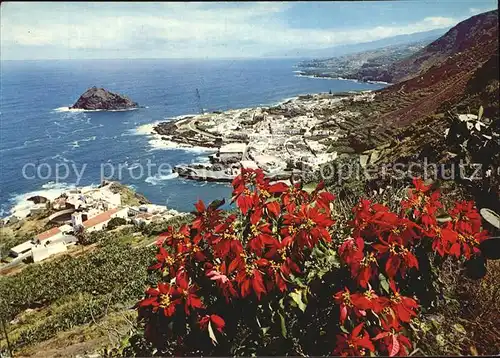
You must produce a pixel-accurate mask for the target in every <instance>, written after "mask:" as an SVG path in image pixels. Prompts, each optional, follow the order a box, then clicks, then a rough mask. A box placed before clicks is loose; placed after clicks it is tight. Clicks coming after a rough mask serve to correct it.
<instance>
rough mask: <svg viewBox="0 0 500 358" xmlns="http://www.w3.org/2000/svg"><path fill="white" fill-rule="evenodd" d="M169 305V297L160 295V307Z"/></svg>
mask: <svg viewBox="0 0 500 358" xmlns="http://www.w3.org/2000/svg"><path fill="white" fill-rule="evenodd" d="M169 305H170V295H169V294H166V295H160V307H168V306H169Z"/></svg>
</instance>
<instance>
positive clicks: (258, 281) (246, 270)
mask: <svg viewBox="0 0 500 358" xmlns="http://www.w3.org/2000/svg"><path fill="white" fill-rule="evenodd" d="M236 281H237V282H238V284H239V286H240V290H241V297H243V298H244V297H247V296H248V295H249V294H250V293H251V292H252V289H253V291H254V292H255V295H256V296H257V298H258V299H259V300H260V298H261V296H262V294H263V293H266V287H265V285H264V278H263V276H262V272H260V271H259V269H258V267H257V265H256V263H252V264H248V263H246V262H245V263H244V266H243V268H242V269H240V270H239V272H238V274H237V275H236Z"/></svg>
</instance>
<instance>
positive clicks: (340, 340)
mask: <svg viewBox="0 0 500 358" xmlns="http://www.w3.org/2000/svg"><path fill="white" fill-rule="evenodd" d="M413 184H414V187H413V188H411V189H409V192H408V195H407V199H405V200H403V201H402V202H401V203H400V210H399V211H397V212H393V211H391V210H389V208H388V207H386V206H384V205H382V204H379V203H374V202H371V201H369V200H366V199H365V200H361V201H360V202H359V203H358V204H357V205H356V206H355V207H354V208H353V209H352V216H351V217H349V218H345V217H339V214H338V212H337V211H336V210H334V208H335V206H334V202H335V196H334V195H333V194H332V193H330V192H328V191H326V190H325V188H324V184H322V183H320V184H319V185H318V186H317V187H316V188H315V189H314V190H313V191H312V192H308V191H305V190H303V188H302V187H301V185H300V184H291V185H288V184H285V183H283V182H276V183H271V182H270V181H269V179H267V178H266V177H265V176H264V174H263V172H262V171H261V170H250V169H249V170H246V169H242V171H241V174H240V175H239V176H238V177H237V178H235V179H234V181H233V183H232V185H233V202H234V203H235V206H236V210H233V211H224V210H222V209H221V208H220V207H221V206H222V204H223V202H214V203H212V204H210V205H205V204H204V203H203V202H201V201H199V202H198V203H197V204H196V205H195V207H196V213H195V215H196V217H195V219H194V220H193V221H192V223H191V224H189V225H184V226H182V227H180V228H179V229H174V228H169V230H168V231H167V232H165V233H163V234H161V235H160V236H159V237H158V241H157V246H158V253H157V255H156V262H155V263H153V264H152V265H151V266H150V268H149V269H150V270H151V271H154V272H156V273H157V275H158V278H159V282H158V283H157V284H156V285H155V286H154V287H149V288H148V289H147V290H146V293H145V298H144V299H142V300H141V301H140V302H138V303H137V309H138V311H139V319H140V321H141V322H142V323H143V324H144V335H145V338H146V339H147V340H148V341H149V342H151V344H152V345H153V346H154V347H155V349H156V350H157V352H158V353H159V354H165V353H169V354H175V355H211V354H213V355H224V356H227V355H249V354H259V355H276V354H278V355H284V354H294V355H298V354H301V355H303V354H306V355H328V354H331V355H343V356H344V355H354V356H359V355H368V354H371V355H375V354H376V355H388V356H396V355H400V356H402V355H408V354H409V353H410V352H411V351H412V350H413V349H414V348H415V347H414V346H413V344H412V342H411V334H410V332H411V331H410V330H409V324H410V323H411V321H412V319H413V318H415V317H417V315H419V313H420V312H421V309H422V308H423V307H422V304H421V302H420V301H421V298H422V297H418V296H419V294H420V295H421V292H422V291H421V290H419V289H418V287H419V285H420V286H424V287H425V288H426V289H427V288H428V287H427V282H425V280H426V278H427V279H428V278H429V275H428V273H427V272H424V271H425V269H426V268H427V267H428V266H429V262H430V261H429V258H430V257H432V256H435V257H438V258H443V259H444V258H446V257H450V258H452V259H457V258H460V259H463V260H469V259H471V258H473V257H475V255H478V254H479V253H480V249H479V245H480V243H481V242H482V241H483V240H484V239H485V238H486V237H487V233H486V232H485V231H484V230H482V229H481V220H480V216H479V215H478V212H477V210H476V208H475V207H474V205H473V203H470V202H459V203H457V204H456V206H455V207H454V208H452V209H451V210H450V211H449V216H450V218H449V220H447V221H442V220H438V213H441V212H442V211H443V210H444V208H443V205H442V204H441V202H440V197H439V193H438V192H437V191H433V190H432V189H431V187H430V186H428V185H425V184H424V182H423V181H422V180H420V179H414V181H413ZM338 221H342V222H346V221H347V222H348V226H347V229H346V228H345V227H342V228H340V227H339V226H337V224H336V223H337V222H338ZM422 266H425V267H424V268H423V267H422ZM422 269H423V270H422ZM421 270H422V271H421ZM424 308H425V307H424Z"/></svg>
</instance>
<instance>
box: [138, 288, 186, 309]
mask: <svg viewBox="0 0 500 358" xmlns="http://www.w3.org/2000/svg"><path fill="white" fill-rule="evenodd" d="M146 294H147V295H149V296H150V297H147V298H145V299H143V300H141V301H139V303H138V306H140V307H152V309H153V312H157V311H158V310H160V309H161V310H162V313H163V314H164V315H165V316H166V317H170V316H173V315H174V313H175V306H176V305H177V304H180V303H181V300H180V298H179V296H180V295H179V292H178V290H177V289H176V288H174V287H173V286H171V285H170V284H168V283H161V282H160V283H158V288H149V289H148V290H147V291H146Z"/></svg>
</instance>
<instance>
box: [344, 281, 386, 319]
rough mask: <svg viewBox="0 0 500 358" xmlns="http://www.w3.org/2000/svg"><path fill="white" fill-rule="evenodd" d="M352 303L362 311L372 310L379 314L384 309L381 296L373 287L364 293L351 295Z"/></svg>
mask: <svg viewBox="0 0 500 358" xmlns="http://www.w3.org/2000/svg"><path fill="white" fill-rule="evenodd" d="M351 301H352V303H353V305H354V306H355V307H357V308H358V309H361V310H372V311H373V312H375V313H379V312H381V311H382V309H383V308H384V307H383V306H382V304H381V302H380V298H379V296H378V295H377V294H376V293H375V291H373V290H372V288H371V287H369V289H368V290H367V291H365V292H363V293H361V292H358V293H354V294H352V295H351Z"/></svg>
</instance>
